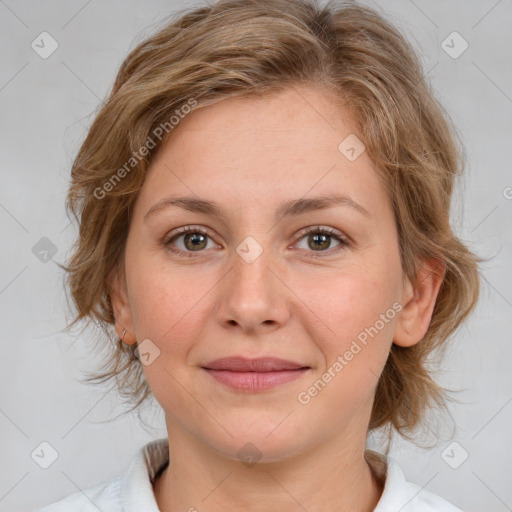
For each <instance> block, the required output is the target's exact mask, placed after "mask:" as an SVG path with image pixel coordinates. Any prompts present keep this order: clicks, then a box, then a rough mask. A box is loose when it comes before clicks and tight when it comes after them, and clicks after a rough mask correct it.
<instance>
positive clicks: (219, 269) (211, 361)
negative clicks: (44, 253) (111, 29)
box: [41, 0, 480, 512]
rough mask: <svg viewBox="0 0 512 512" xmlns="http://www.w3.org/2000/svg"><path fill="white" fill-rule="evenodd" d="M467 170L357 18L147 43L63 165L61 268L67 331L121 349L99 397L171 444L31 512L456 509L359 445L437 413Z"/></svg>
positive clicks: (471, 288)
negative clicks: (99, 336)
mask: <svg viewBox="0 0 512 512" xmlns="http://www.w3.org/2000/svg"><path fill="white" fill-rule="evenodd" d="M461 168H462V165H461V161H460V156H459V153H458V150H457V146H456V144H455V141H454V135H453V130H452V128H451V127H450V125H449V122H448V119H447V116H446V115H445V114H444V113H443V110H442V108H441V107H440V106H439V105H438V103H437V102H436V100H435V98H434V96H433V94H432V92H431V91H430V89H429V87H428V85H427V84H426V82H425V80H424V78H423V75H422V72H421V66H420V65H419V62H418V60H417V57H416V56H415V54H414V52H413V51H412V49H411V47H410V46H409V45H408V43H407V42H406V41H405V40H404V38H403V37H402V36H401V35H400V34H399V33H398V32H397V31H396V29H395V28H394V27H392V26H391V25H390V24H389V23H388V22H387V21H386V20H385V19H384V18H383V17H381V16H380V15H379V14H378V13H376V12H375V11H373V10H371V9H369V8H366V7H362V6H359V5H353V4H347V5H334V4H330V5H327V6H325V7H321V6H319V5H317V4H315V3H312V2H308V1H306V0H301V1H296V0H293V1H292V0H276V1H274V0H272V1H270V0H263V1H260V0H258V1H248V0H226V1H219V2H216V3H214V4H213V5H212V6H208V7H202V8H197V9H195V10H191V11H188V12H186V13H182V15H181V17H180V18H179V19H176V20H174V21H173V22H172V23H170V24H169V25H168V26H166V27H165V28H164V29H162V30H161V31H160V32H158V33H157V34H155V35H153V36H152V37H150V38H149V39H147V40H146V41H144V42H143V43H141V44H140V45H139V46H138V47H137V48H135V49H134V50H133V51H132V52H131V54H130V55H129V56H128V57H127V58H126V60H125V61H124V62H123V64H122V66H121V69H120V71H119V74H118V76H117V79H116V82H115V84H114V87H113V90H112V93H111V95H110V97H109V98H108V101H107V102H106V103H105V105H104V106H103V107H102V109H101V111H100V112H99V114H98V115H97V117H96V119H95V121H94V123H93V125H92V127H91V128H90V130H89V133H88V136H87V138H86V140H85V142H84V144H83V145H82V148H81V149H80V151H79V154H78V155H77V158H76V160H75V162H74V166H73V169H72V184H71V187H70V191H69V197H68V206H69V207H70V209H71V211H72V212H73V213H74V215H75V216H76V217H77V218H78V219H79V222H80V233H79V239H78V241H77V245H76V248H75V252H74V254H73V255H72V258H71V260H70V261H69V265H68V266H67V267H66V270H67V271H68V272H69V286H70V290H71V292H72V297H73V299H74V302H75V305H76V310H77V314H76V317H75V320H74V323H76V322H78V321H80V320H82V319H86V318H90V319H93V320H95V321H98V322H99V323H100V324H101V325H102V326H103V327H104V328H105V332H106V334H109V333H110V334H112V327H113V326H114V327H115V331H116V333H117V337H116V338H115V342H113V343H112V346H111V349H112V353H111V357H110V358H109V360H108V361H107V362H106V364H105V369H104V371H103V373H101V374H98V376H97V380H100V381H101V380H106V379H110V378H115V379H116V382H117V383H118V385H119V389H120V392H121V393H122V394H123V396H126V397H128V399H129V401H130V403H131V405H132V409H135V408H137V407H138V406H139V405H140V404H141V403H142V402H144V401H145V400H146V398H148V397H149V396H151V395H153V396H154V397H155V398H156V400H157V401H158V403H159V404H160V405H161V406H162V408H163V410H164V413H165V418H166V425H167V431H168V438H167V439H161V440H157V441H153V442H152V443H149V444H148V445H146V446H145V447H143V448H142V449H141V450H140V451H139V453H137V455H136V457H135V458H134V460H133V463H132V465H131V466H130V468H129V469H128V470H127V472H126V473H125V474H124V475H121V476H119V477H116V478H114V479H112V480H110V481H108V482H105V483H102V484H98V485H97V486H96V487H94V488H91V489H89V490H86V491H85V494H86V495H87V496H85V495H84V493H81V492H79V493H76V494H73V495H71V496H69V497H68V498H66V499H64V500H61V501H60V502H58V503H55V504H53V505H50V506H48V507H45V508H43V509H41V510H42V511H43V512H56V511H60V510H66V511H70V510H73V511H78V510H84V511H85V510H97V509H100V510H102V511H103V512H110V511H120V510H125V511H132V510H133V511H135V510H138V511H141V510H144V511H157V510H161V511H164V512H175V511H178V510H189V511H194V510H198V511H202V510H208V511H209V512H214V511H217V510H227V509H229V510H249V511H268V510H287V511H292V510H307V511H308V512H319V511H326V510H329V511H334V510H351V511H355V512H369V511H378V512H385V511H393V512H397V511H398V510H400V511H403V512H407V511H409V512H410V511H413V510H414V511H432V510H439V511H441V510H442V511H444V512H448V511H456V510H458V509H457V508H456V507H455V506H453V505H451V504H449V503H448V502H447V501H445V500H444V499H442V498H441V497H439V496H435V495H434V494H432V493H429V492H427V491H426V490H424V489H422V488H421V487H420V486H418V485H416V484H413V483H409V482H407V481H406V480H405V477H404V475H403V472H402V471H401V470H400V468H399V466H398V465H397V464H396V462H394V461H393V460H392V459H391V458H389V457H387V456H386V455H383V454H379V453H376V452H372V451H369V450H366V440H367V436H368V433H369V432H371V431H375V430H376V429H383V430H386V429H387V430H388V431H389V432H391V431H392V430H395V431H397V432H398V433H400V434H402V435H405V436H410V435H412V434H413V432H414V430H415V429H416V428H418V427H420V426H421V425H422V424H423V423H424V418H425V413H426V411H427V410H428V409H429V408H430V407H433V406H441V407H442V406H443V405H444V394H443V390H442V389H441V388H440V387H439V386H438V385H437V384H436V383H435V382H434V381H433V380H432V378H431V377H430V375H429V373H428V371H427V369H426V360H427V357H428V356H429V354H431V352H432V351H433V350H436V349H439V348H442V347H444V344H445V342H446V340H447V339H448V337H449V336H450V335H451V334H452V333H453V332H454V331H455V330H456V329H457V327H458V326H459V325H461V323H462V322H463V320H465V319H466V317H467V316H468V315H469V313H470V312H471V311H472V310H473V308H474V306H475V304H476V301H477V298H478V290H479V273H478V263H479V261H480V260H479V258H478V257H476V256H475V255H473V254H472V253H471V252H470V251H469V250H468V248H467V247H465V246H464V244H463V243H462V242H461V241H460V240H459V239H458V238H457V237H456V235H455V234H454V232H453V230H452V227H451V225H450V219H449V212H450V198H451V194H452V188H453V180H454V178H455V176H457V175H458V174H460V172H461ZM111 338H113V336H111Z"/></svg>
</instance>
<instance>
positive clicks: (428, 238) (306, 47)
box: [67, 0, 478, 434]
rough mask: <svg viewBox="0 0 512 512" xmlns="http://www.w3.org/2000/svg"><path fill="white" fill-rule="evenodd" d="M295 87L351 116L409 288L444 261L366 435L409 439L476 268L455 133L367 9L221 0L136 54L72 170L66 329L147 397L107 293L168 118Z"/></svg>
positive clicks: (389, 369)
mask: <svg viewBox="0 0 512 512" xmlns="http://www.w3.org/2000/svg"><path fill="white" fill-rule="evenodd" d="M299 84H301V85H304V84H311V85H314V86H315V85H316V86H318V87H321V88H323V89H324V90H329V91H330V92H331V93H332V97H333V98H335V99H336V101H338V102H339V103H340V105H342V106H343V108H345V109H347V111H349V112H350V113H351V115H352V117H353V119H354V121H355V126H354V129H355V131H357V134H358V138H359V139H360V140H361V141H363V143H364V146H365V154H366V155H367V156H368V157H369V158H371V160H372V162H374V164H375V166H376V168H378V170H379V172H380V176H381V177H382V183H383V184H384V186H385V188H386V191H387V193H388V196H389V200H390V204H391V205H392V208H393V212H394V215H395V220H396V229H397V234H398V244H399V245H398V248H399V254H400V261H401V264H402V269H403V273H404V277H405V278H407V279H409V280H410V282H411V283H413V284H414V283H417V282H418V276H419V275H420V269H421V268H422V264H423V262H425V261H438V262H440V265H439V267H438V270H437V271H439V272H441V273H442V274H443V281H442V285H441V288H440V290H439V293H438V298H437V301H436V304H435V307H434V310H433V313H432V320H431V322H430V325H429V327H428V330H427V332H426V333H425V335H424V337H423V339H422V340H421V342H419V343H416V344H414V345H411V346H407V347H403V346H399V345H395V344H394V345H393V346H392V348H391V351H390V354H389V358H388V360H387V362H386V365H385V367H384V371H383V372H382V375H381V377H380V379H379V383H378V386H377V390H376V394H375V401H374V404H373V410H372V415H371V420H370V428H372V429H373V428H377V427H381V426H385V425H391V426H393V427H394V428H396V429H397V430H398V431H400V432H401V433H404V434H405V433H407V432H408V431H410V430H412V429H413V428H414V427H415V426H416V425H417V424H418V423H419V421H420V420H421V418H422V415H423V413H424V411H425V409H426V407H427V405H428V404H429V403H432V402H437V403H442V393H441V390H440V388H439V387H438V386H437V385H436V384H435V382H434V381H433V380H432V379H431V377H430V375H429V373H428V371H427V369H426V366H425V363H426V359H427V357H428V356H429V354H430V353H431V352H432V351H433V350H435V349H436V348H438V347H442V346H443V345H444V343H445V342H446V340H447V339H448V337H449V336H450V335H451V334H452V333H453V332H454V331H455V330H456V329H457V327H458V326H459V325H460V324H461V323H462V321H463V320H464V319H465V318H466V317H467V316H468V314H469V313H470V312H471V310H472V309H473V307H474V305H475V303H476V300H477V296H478V272H477V262H478V259H477V258H476V257H475V256H474V255H473V254H471V252H470V251H469V250H468V249H467V247H465V245H464V244H463V243H462V242H461V241H460V240H459V239H458V238H457V236H456V235H455V234H454V232H453V230H452V228H451V226H450V222H449V213H450V199H451V195H452V191H453V186H454V180H455V178H456V176H458V175H460V173H461V171H462V161H461V157H460V155H459V152H458V149H457V146H456V143H455V136H454V132H453V129H452V128H451V127H450V125H449V123H448V120H447V116H446V114H444V113H443V111H442V108H441V107H440V106H439V104H438V103H437V101H436V100H435V98H434V95H433V93H432V91H431V90H430V88H429V86H428V84H427V83H426V81H425V78H424V77H423V75H422V72H421V66H420V64H419V62H418V61H417V58H416V56H415V54H414V52H413V51H412V50H411V48H410V46H409V45H408V44H407V43H406V41H405V40H404V39H403V37H402V36H400V34H399V33H398V32H397V31H396V30H395V29H394V28H393V27H392V26H391V25H390V24H389V23H387V22H386V21H385V19H384V18H382V17H380V16H379V15H378V14H377V13H376V12H374V11H372V10H370V9H368V8H365V7H362V6H359V5H354V4H340V5H336V4H334V5H332V4H328V5H327V6H325V7H319V6H318V5H316V4H314V3H308V2H301V1H290V0H277V1H272V2H270V1H267V0H265V1H250V2H248V1H242V0H234V1H221V2H218V3H215V4H213V6H212V7H203V8H199V9H196V10H194V11H191V12H188V13H186V14H184V15H183V16H182V17H181V18H180V19H179V20H177V21H175V22H173V23H171V24H169V25H168V26H166V27H165V28H164V29H162V30H161V31H160V32H158V33H157V34H155V35H154V36H152V37H150V38H149V39H147V40H146V41H144V42H143V43H141V44H140V45H139V46H138V47H137V48H135V49H134V50H133V51H132V52H131V53H130V55H129V56H128V57H127V58H126V59H125V61H124V62H123V64H122V66H121V69H120V71H119V73H118V76H117V79H116V81H115V84H114V87H113V89H112V92H111V94H110V96H109V98H108V99H107V101H106V103H105V104H104V105H103V107H102V109H101V110H100V112H99V113H98V115H97V117H96V119H95V121H94V123H93V125H92V126H91V128H90V130H89V133H88V136H87V138H86V140H85V142H84V143H83V145H82V147H81V149H80V151H79V153H78V155H77V158H76V160H75V162H74V165H73V170H72V178H73V179H72V183H71V186H70V191H69V196H68V205H69V207H70V209H71V210H72V211H73V213H74V214H75V215H76V216H77V217H78V218H79V219H80V234H79V239H78V243H77V246H76V250H75V252H74V254H73V255H72V258H71V259H70V262H69V265H68V268H67V270H68V272H69V285H70V290H71V293H72V297H73V300H74V302H75V305H76V309H77V315H76V317H75V320H74V322H77V321H79V320H81V319H84V318H87V317H90V318H92V319H93V320H95V321H98V322H99V323H100V325H102V326H103V327H104V328H105V333H106V334H107V335H108V336H109V337H110V341H109V342H108V343H110V345H109V347H110V350H111V355H110V359H109V360H108V361H107V363H106V365H105V371H104V372H103V375H98V376H99V377H101V378H100V380H105V379H106V378H107V379H108V378H111V377H117V379H118V385H119V389H120V392H121V394H122V395H124V396H126V397H127V398H128V399H129V400H130V402H131V403H132V404H133V405H134V406H137V405H139V404H140V403H141V402H142V401H143V400H144V399H145V398H146V397H148V396H149V395H150V390H149V388H148V386H147V383H146V382H145V379H144V375H143V372H142V367H141V363H140V362H139V360H138V359H137V358H136V356H135V355H134V353H133V346H129V345H126V344H124V343H122V342H119V340H118V338H117V337H114V336H112V334H113V330H112V326H113V325H114V323H115V317H114V311H113V307H112V302H111V297H110V290H109V285H110V283H111V278H112V276H113V275H114V273H115V271H116V269H117V270H120V269H122V268H123V266H122V265H123V258H124V256H125V255H124V249H125V242H126V238H127V234H128V229H129V226H130V220H131V214H132V211H133V206H134V204H135V202H136V200H137V196H138V194H139V192H140V190H141V187H142V186H143V184H144V180H145V176H146V173H147V171H148V169H149V166H150V165H151V163H152V162H153V161H154V159H155V157H156V155H157V153H158V151H159V150H160V149H161V148H162V147H164V146H165V144H166V142H167V140H168V139H169V140H170V139H172V132H173V129H174V128H172V125H173V124H174V123H173V120H172V119H173V118H172V116H173V115H175V116H176V118H175V119H176V120H177V122H178V123H179V118H180V116H183V115H186V114H187V112H186V110H187V107H186V106H187V105H190V106H191V107H193V108H200V107H204V106H208V105H213V104H214V103H216V102H219V101H222V100H224V99H228V98H235V97H240V98H243V97H245V98H250V97H253V98H261V97H265V96H270V95H272V94H276V93H279V92H282V91H284V90H286V89H287V88H289V87H290V86H293V85H299ZM190 115H191V116H192V115H193V113H192V114H190ZM177 126H178V129H179V124H177ZM162 127H164V128H163V130H162ZM166 127H167V128H168V130H166ZM159 128H160V129H159ZM155 130H157V131H156V132H155ZM156 134H160V136H161V138H159V136H158V135H156ZM148 138H151V142H150V143H148V140H149V139H148ZM340 142H341V141H340ZM150 146H151V147H150ZM141 148H147V151H146V150H145V151H144V152H141V151H140V149H141ZM142 153H144V154H142ZM133 155H137V156H135V157H134V156H133ZM131 158H133V159H134V160H133V165H131V163H130V159H131ZM127 162H128V166H126V164H127ZM123 168H124V172H122V171H121V169H123ZM107 184H110V185H107Z"/></svg>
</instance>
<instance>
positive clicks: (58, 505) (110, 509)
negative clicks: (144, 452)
mask: <svg viewBox="0 0 512 512" xmlns="http://www.w3.org/2000/svg"><path fill="white" fill-rule="evenodd" d="M121 484H122V477H120V476H119V477H115V478H112V479H110V480H107V481H106V482H103V483H100V484H98V485H95V486H94V487H90V488H89V489H84V490H83V491H78V492H75V493H73V494H70V495H69V496H67V497H66V498H63V499H62V500H59V501H56V502H55V503H52V504H50V505H46V506H45V507H43V508H40V509H37V510H36V511H35V512H98V510H102V511H103V512H121V505H120V499H119V497H120V488H121Z"/></svg>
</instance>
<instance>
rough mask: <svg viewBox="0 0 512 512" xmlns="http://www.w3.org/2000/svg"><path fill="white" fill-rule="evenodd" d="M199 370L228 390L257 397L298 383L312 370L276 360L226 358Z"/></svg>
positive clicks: (291, 362) (308, 367)
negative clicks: (251, 393)
mask: <svg viewBox="0 0 512 512" xmlns="http://www.w3.org/2000/svg"><path fill="white" fill-rule="evenodd" d="M202 369H203V370H205V371H206V372H207V373H208V374H209V375H210V376H211V377H213V379H215V380H216V381H217V382H219V383H221V384H223V385H225V386H227V387H229V388H231V389H234V390H237V391H244V392H254V393H257V392H261V391H265V390H269V389H273V388H276V387H277V386H280V385H282V384H285V383H287V382H291V381H294V380H296V379H299V378H300V377H302V376H304V375H305V373H306V372H307V371H308V370H310V369H311V367H310V366H306V365H303V364H300V363H296V362H294V361H287V360H285V359H278V358H275V357H262V358H258V359H247V358H244V357H226V358H222V359H216V360H214V361H210V362H209V363H207V364H206V365H204V366H202Z"/></svg>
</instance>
